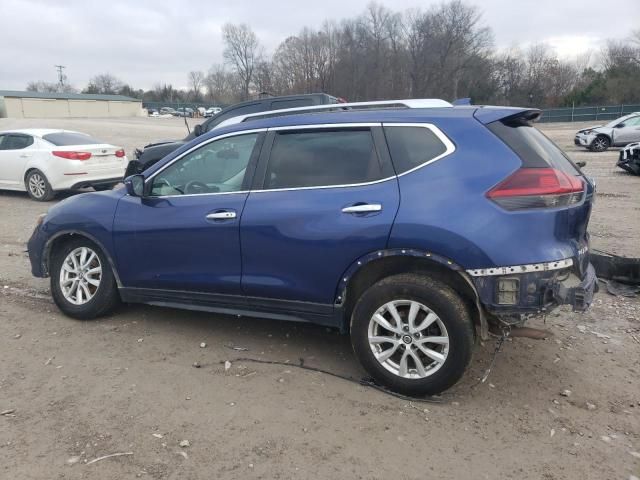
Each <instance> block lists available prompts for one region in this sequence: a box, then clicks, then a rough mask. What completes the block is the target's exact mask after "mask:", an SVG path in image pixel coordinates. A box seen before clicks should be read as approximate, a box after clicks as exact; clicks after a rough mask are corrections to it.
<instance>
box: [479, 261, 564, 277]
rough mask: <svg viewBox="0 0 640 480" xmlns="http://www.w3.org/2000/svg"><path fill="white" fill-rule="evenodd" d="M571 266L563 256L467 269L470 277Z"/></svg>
mask: <svg viewBox="0 0 640 480" xmlns="http://www.w3.org/2000/svg"><path fill="white" fill-rule="evenodd" d="M572 266H573V259H572V258H563V259H562V260H556V261H553V262H545V263H530V264H527V265H515V266H510V267H490V268H476V269H471V270H467V273H468V274H469V275H471V276H472V277H491V276H496V275H510V274H513V273H531V272H548V271H550V270H562V269H563V268H569V267H572Z"/></svg>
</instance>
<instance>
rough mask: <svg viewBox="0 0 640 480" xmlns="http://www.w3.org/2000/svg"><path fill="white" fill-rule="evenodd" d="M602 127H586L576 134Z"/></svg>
mask: <svg viewBox="0 0 640 480" xmlns="http://www.w3.org/2000/svg"><path fill="white" fill-rule="evenodd" d="M602 126H603V125H594V126H593V127H587V128H583V129H581V130H578V133H582V132H586V131H588V130H595V129H596V128H600V127H602Z"/></svg>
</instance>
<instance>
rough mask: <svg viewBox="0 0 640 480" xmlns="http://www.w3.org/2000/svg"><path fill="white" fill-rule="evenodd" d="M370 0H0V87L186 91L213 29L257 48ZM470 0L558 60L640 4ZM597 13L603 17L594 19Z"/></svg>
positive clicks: (346, 14) (214, 41)
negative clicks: (234, 31)
mask: <svg viewBox="0 0 640 480" xmlns="http://www.w3.org/2000/svg"><path fill="white" fill-rule="evenodd" d="M369 1H370V0H321V1H305V0H269V1H265V0H263V1H249V0H225V1H219V0H197V1H194V0H182V1H177V0H128V1H126V0H100V1H98V0H58V1H53V0H0V25H1V27H0V90H23V89H25V87H26V85H27V83H28V82H29V81H36V80H43V81H47V82H55V81H57V73H56V70H55V67H54V65H65V66H66V70H65V73H66V75H67V77H68V82H69V83H70V84H71V85H73V86H75V87H76V88H80V89H81V88H83V87H85V86H86V84H87V83H88V81H89V79H90V78H91V77H92V76H94V75H96V74H99V73H106V72H108V73H111V74H113V75H115V76H116V77H118V78H119V79H121V80H122V81H123V82H125V83H128V84H130V85H131V86H132V87H134V88H145V89H150V88H153V87H154V86H155V85H157V84H159V83H170V84H172V85H173V86H174V87H178V88H180V87H186V86H187V84H188V82H187V73H188V72H189V71H191V70H202V71H204V72H206V71H207V70H208V69H209V67H210V66H211V65H213V64H215V63H222V61H223V57H222V52H223V50H224V46H223V43H222V33H221V29H222V25H224V24H225V23H227V22H231V23H247V24H248V25H250V26H251V28H252V29H253V30H254V31H255V32H256V34H257V36H258V38H259V40H260V42H261V43H262V45H263V46H264V48H265V51H266V53H268V54H270V53H273V51H274V50H275V48H276V47H277V46H278V44H279V43H280V42H281V41H282V40H284V39H285V38H286V37H287V36H289V35H293V34H295V33H297V32H298V31H299V30H300V29H301V28H302V27H303V26H309V27H320V26H321V24H322V22H323V21H324V20H326V19H333V20H340V19H343V18H351V17H355V16H357V15H358V14H360V13H362V12H363V11H364V9H365V8H366V6H367V4H368V3H369ZM466 2H467V3H469V4H472V5H477V6H478V7H479V8H480V10H481V11H482V13H483V17H482V18H483V22H484V24H485V25H486V26H489V27H491V28H492V30H493V34H494V41H495V45H496V46H497V47H498V48H510V47H512V46H515V45H524V46H526V45H529V44H532V43H536V42H540V41H544V42H547V43H549V44H550V45H551V46H552V47H554V48H555V49H556V51H557V53H558V55H560V56H561V57H565V58H570V57H573V56H575V55H579V54H581V53H584V52H586V51H589V50H593V51H594V52H598V51H599V49H600V47H601V46H602V45H603V42H604V40H605V39H607V38H617V39H621V38H625V37H627V36H628V35H629V34H630V33H631V31H632V30H633V29H637V28H639V27H638V18H640V0H616V2H615V9H614V10H615V16H613V17H610V18H608V17H607V14H606V12H607V11H609V8H608V7H606V8H604V9H603V2H602V0H466ZM378 3H380V4H383V5H385V6H386V7H388V8H390V9H391V10H394V11H405V10H407V9H410V8H422V9H426V8H428V7H429V6H431V5H437V4H439V3H440V0H421V1H419V0H378ZM603 16H604V18H603Z"/></svg>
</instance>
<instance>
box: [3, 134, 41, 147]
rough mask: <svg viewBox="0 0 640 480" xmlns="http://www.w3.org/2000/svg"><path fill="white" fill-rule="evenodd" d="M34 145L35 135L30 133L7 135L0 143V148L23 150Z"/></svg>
mask: <svg viewBox="0 0 640 480" xmlns="http://www.w3.org/2000/svg"><path fill="white" fill-rule="evenodd" d="M30 145H33V137H32V136H30V135H11V134H10V135H6V136H5V137H4V140H3V141H2V145H0V150H22V149H23V148H27V147H28V146H30Z"/></svg>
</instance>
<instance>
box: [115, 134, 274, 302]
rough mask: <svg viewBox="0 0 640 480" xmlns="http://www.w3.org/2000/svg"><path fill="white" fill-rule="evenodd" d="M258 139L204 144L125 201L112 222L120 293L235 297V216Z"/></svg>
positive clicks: (240, 207)
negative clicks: (145, 291)
mask: <svg viewBox="0 0 640 480" xmlns="http://www.w3.org/2000/svg"><path fill="white" fill-rule="evenodd" d="M263 135H264V134H262V133H245V134H241V135H234V136H226V137H224V138H220V139H216V140H213V141H211V140H209V141H207V142H206V143H204V144H202V145H199V146H197V147H196V148H194V149H192V150H191V151H188V152H187V153H186V154H184V155H183V156H181V157H178V159H177V160H176V161H174V162H173V163H170V164H168V166H166V167H164V168H162V169H160V170H159V171H157V172H156V173H154V174H153V175H152V176H151V178H148V179H146V189H147V190H148V193H147V195H146V196H145V197H144V198H139V197H131V196H125V197H123V198H122V200H121V201H120V202H119V204H118V209H117V212H116V217H115V224H114V241H115V246H116V254H117V264H118V272H119V274H120V280H121V282H122V284H123V285H124V286H125V287H132V288H143V289H161V290H174V291H175V290H178V291H191V292H203V293H217V294H227V295H237V294H239V293H240V275H241V258H240V231H239V228H240V217H241V215H242V211H243V208H244V204H245V201H246V199H247V195H248V194H247V190H248V184H247V182H250V181H251V178H250V177H251V176H252V174H253V170H254V169H255V160H256V158H257V154H258V151H259V149H260V145H261V143H262V137H263Z"/></svg>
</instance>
